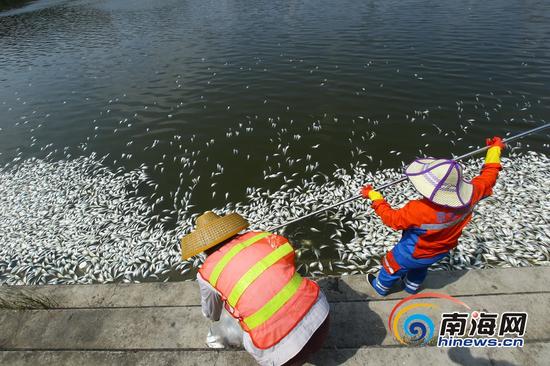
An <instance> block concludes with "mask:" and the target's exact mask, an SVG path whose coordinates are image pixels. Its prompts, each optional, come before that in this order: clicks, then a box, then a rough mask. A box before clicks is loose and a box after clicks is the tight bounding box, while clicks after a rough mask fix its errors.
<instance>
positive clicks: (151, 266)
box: [0, 151, 550, 285]
mask: <svg viewBox="0 0 550 366" xmlns="http://www.w3.org/2000/svg"><path fill="white" fill-rule="evenodd" d="M16 160H17V159H16ZM102 161H103V159H102V158H100V157H97V156H96V155H95V154H93V153H92V154H90V155H89V156H83V157H76V158H70V159H62V160H59V161H48V160H40V159H36V158H30V159H27V160H21V161H16V162H15V163H14V164H10V165H6V166H5V167H4V168H3V169H2V170H0V207H2V210H1V211H0V283H4V284H9V285H22V284H76V283H79V284H86V283H108V282H117V281H118V282H141V281H169V280H173V279H182V278H191V274H192V273H193V271H194V270H195V269H196V267H197V265H199V264H200V261H201V258H200V257H195V258H192V259H191V260H188V261H182V260H181V257H180V252H179V238H181V237H182V236H183V235H184V234H186V233H188V232H189V231H190V230H191V229H192V227H193V224H194V219H195V218H196V217H197V215H198V214H199V213H197V212H193V209H192V205H191V204H190V202H191V191H192V187H191V190H189V191H185V192H180V193H179V194H176V196H177V197H179V204H178V205H176V204H174V207H177V210H176V209H174V210H171V211H170V210H164V211H166V212H165V214H166V215H170V214H177V222H176V225H175V226H173V228H170V225H167V224H166V223H167V222H168V221H169V220H167V219H164V218H162V217H160V215H159V214H155V210H154V208H155V207H154V206H155V203H157V202H158V200H157V201H155V203H151V200H150V199H149V197H146V196H140V195H139V194H136V192H137V191H138V188H139V187H140V186H144V185H149V186H153V187H155V183H154V182H153V181H152V180H151V179H150V177H149V176H148V173H147V167H146V166H144V165H142V166H141V167H140V168H138V169H134V170H130V171H126V170H124V169H123V168H120V169H118V170H112V169H110V168H107V167H106V166H105V165H104V164H103V162H102ZM481 164H482V159H475V160H470V161H468V163H467V164H465V172H466V176H468V177H470V178H471V177H473V176H474V175H475V174H476V173H477V172H478V171H479V169H480V167H481ZM549 164H550V158H549V157H548V156H547V155H545V154H542V153H536V152H532V151H528V152H514V151H512V152H509V153H508V154H507V157H505V158H503V165H504V170H503V171H502V172H501V176H500V178H499V180H498V183H497V185H496V187H495V189H494V192H495V193H494V196H492V197H490V198H488V199H486V200H484V201H483V202H481V203H480V204H479V205H478V206H477V207H476V209H475V213H474V216H473V220H472V221H471V223H470V224H469V226H468V227H467V228H466V230H465V231H464V234H463V236H462V237H461V239H460V244H459V246H458V247H457V248H456V249H455V250H453V251H452V253H451V255H450V256H449V257H448V258H447V259H444V260H442V261H441V262H439V263H438V264H436V265H435V266H434V267H433V268H434V269H436V270H437V269H444V270H450V269H465V268H485V267H512V266H513V267H517V266H532V265H549V264H550V225H549V224H550V190H548V188H547V182H548V181H550V170H549V169H548V166H549ZM191 165H192V164H191ZM219 170H220V171H223V168H222V167H221V166H220V167H219ZM213 174H214V173H213ZM264 174H267V172H266V173H264ZM271 174H277V173H271ZM281 174H282V173H281ZM400 174H401V173H400V172H399V171H397V170H394V169H382V170H378V171H376V172H371V171H370V170H369V169H367V168H366V167H365V166H364V165H363V164H356V165H355V166H352V167H350V168H347V169H344V168H337V169H335V170H334V172H333V173H332V174H331V176H327V175H324V174H321V173H314V174H312V175H311V176H310V178H308V179H304V180H302V181H301V182H300V183H297V184H293V185H292V184H290V183H289V184H288V185H287V186H285V187H281V189H279V190H277V191H275V192H270V191H269V190H266V189H262V188H253V187H248V188H246V193H247V199H246V200H245V201H244V202H241V203H236V204H232V203H228V204H227V205H226V206H225V207H221V208H218V209H215V210H214V211H216V212H217V213H219V214H223V213H226V212H229V211H233V210H236V211H237V212H239V213H240V214H242V215H243V216H245V217H246V218H247V219H248V220H249V221H250V223H251V228H252V229H256V230H260V229H264V230H265V229H267V228H269V227H272V226H275V225H277V224H280V223H283V222H286V221H288V220H290V219H293V218H295V217H297V216H300V215H304V214H306V213H308V212H310V211H311V210H315V209H318V208H321V207H323V206H326V205H329V204H332V203H334V202H336V201H340V200H343V199H345V198H348V197H349V196H351V195H355V194H357V192H358V190H359V188H360V187H361V185H362V184H364V183H366V182H369V183H375V184H381V183H384V182H388V181H390V180H393V179H395V178H398V177H400ZM267 178H269V177H267ZM284 179H285V181H286V180H289V178H286V177H285V178H284ZM194 184H195V185H197V184H199V182H198V179H197V180H196V181H194ZM157 186H158V185H157ZM155 188H156V187H155ZM383 194H384V196H385V197H386V198H387V199H388V201H389V202H390V203H391V204H393V205H397V206H399V205H401V204H403V203H404V202H406V200H408V199H413V198H417V197H418V195H417V193H416V192H415V191H414V189H413V187H412V186H411V185H410V184H409V183H408V182H407V183H404V184H400V185H397V186H393V187H391V188H388V189H386V190H384V191H383ZM164 211H163V212H164ZM279 233H280V234H283V235H286V236H287V237H288V238H289V240H290V241H291V242H292V244H293V245H294V247H295V249H296V255H297V262H298V268H299V271H300V273H302V274H303V275H310V276H321V275H325V274H340V275H346V274H358V273H366V272H370V271H377V270H378V266H379V264H380V259H381V258H382V257H383V255H384V254H385V253H386V252H387V251H388V250H390V249H391V248H392V246H393V245H394V244H395V243H396V242H397V241H398V239H399V236H400V233H399V232H395V231H392V230H391V229H389V228H387V227H385V226H384V225H383V224H382V223H381V221H380V220H379V219H378V218H377V217H376V216H375V215H374V213H373V211H372V209H371V208H370V206H369V203H368V202H367V201H365V200H362V199H360V200H356V201H353V202H350V203H348V204H346V205H344V206H341V207H339V208H338V209H334V210H330V211H328V212H326V213H324V214H321V215H319V216H318V217H315V218H310V219H307V220H306V221H304V222H303V223H302V224H294V225H292V226H291V227H289V228H285V229H283V230H281V231H280V232H279ZM312 238H315V241H313V240H312Z"/></svg>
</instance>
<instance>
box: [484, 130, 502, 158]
mask: <svg viewBox="0 0 550 366" xmlns="http://www.w3.org/2000/svg"><path fill="white" fill-rule="evenodd" d="M486 143H487V146H489V150H487V155H485V164H500V151H501V150H502V149H504V148H505V147H506V145H504V142H503V141H502V139H501V138H500V137H498V136H495V137H493V138H492V139H487V140H486Z"/></svg>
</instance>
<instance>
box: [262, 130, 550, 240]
mask: <svg viewBox="0 0 550 366" xmlns="http://www.w3.org/2000/svg"><path fill="white" fill-rule="evenodd" d="M548 127H550V123H547V124H545V125H542V126H539V127H536V128H533V129H531V130H528V131H525V132H522V133H519V134H517V135H514V136H511V137H508V138H505V139H503V140H502V141H503V142H505V143H507V142H512V141H514V140H518V139H520V138H522V137H525V136H527V135H530V134H532V133H535V132H538V131H541V130H544V129H545V128H548ZM487 149H489V146H485V147H482V148H479V149H477V150H474V151H470V152H469V153H466V154H464V155H460V156H458V157H456V158H454V159H453V160H455V161H458V160H462V159H465V158H468V157H470V156H472V155H475V154H479V153H480V152H483V151H485V150H487ZM406 180H407V177H406V176H402V177H401V178H399V179H396V180H394V181H391V182H388V183H384V184H382V185H381V186H379V187H376V190H377V191H381V190H383V189H385V188H388V187H391V186H393V185H395V184H398V183H401V182H404V181H406ZM361 197H362V196H361V195H360V194H358V195H355V196H352V197H349V198H346V199H345V200H343V201H340V202H337V203H335V204H333V205H330V206H327V207H323V208H321V209H319V210H316V211H313V212H310V213H308V214H307V215H304V216H300V217H297V218H295V219H293V220H291V221H288V222H285V223H284V224H281V225H278V226H274V227H272V228H270V229H268V230H267V231H269V232H273V231H276V230H279V229H281V228H283V227H285V226H288V225H290V224H293V223H295V222H298V221H301V220H303V219H306V218H308V217H311V216H315V215H317V214H319V213H321V212H324V211H327V210H330V209H331V208H335V207H338V206H341V205H343V204H346V203H348V202H351V201H354V200H356V199H358V198H361Z"/></svg>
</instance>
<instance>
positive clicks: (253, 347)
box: [181, 211, 329, 365]
mask: <svg viewBox="0 0 550 366" xmlns="http://www.w3.org/2000/svg"><path fill="white" fill-rule="evenodd" d="M247 227H248V222H247V221H246V220H245V219H244V218H242V217H241V216H240V215H239V214H237V213H231V214H228V215H226V216H223V217H220V216H218V215H216V214H215V213H213V212H210V211H208V212H205V213H204V214H203V215H201V216H199V217H198V218H197V221H196V228H195V230H194V231H193V232H191V233H190V234H188V235H186V236H185V237H183V238H182V240H181V248H182V257H183V258H184V259H187V258H190V257H192V256H194V255H196V254H199V253H201V252H205V254H206V255H207V257H206V260H205V261H204V263H203V265H202V267H201V268H200V270H199V273H198V274H197V280H198V283H199V286H200V292H201V306H202V312H203V315H204V316H206V317H207V318H209V319H211V320H214V321H218V320H219V319H220V315H221V313H222V307H225V309H226V310H227V312H229V314H231V316H232V317H233V318H234V319H236V320H237V321H238V324H239V325H240V327H241V328H242V330H244V332H242V334H243V336H242V343H243V345H244V348H245V349H246V350H247V351H248V352H249V353H250V354H251V355H252V356H253V357H254V358H255V359H256V361H257V362H258V363H259V364H261V365H283V364H284V365H301V364H303V363H305V362H306V361H307V359H308V357H309V356H310V355H311V354H313V353H314V352H316V351H318V350H319V349H320V348H321V346H322V345H323V342H324V340H325V338H326V336H327V334H328V329H329V316H328V315H329V314H328V313H329V305H328V302H327V299H326V297H325V295H324V294H323V293H322V292H321V291H320V289H319V286H318V285H317V284H316V283H315V282H313V281H310V280H308V279H306V278H302V277H301V276H300V275H299V274H298V273H297V272H296V268H295V265H294V249H293V248H292V246H291V245H290V243H288V240H287V239H285V238H284V237H282V236H279V235H275V234H271V233H267V232H257V231H250V232H245V233H240V232H241V231H243V230H244V229H246V228H247Z"/></svg>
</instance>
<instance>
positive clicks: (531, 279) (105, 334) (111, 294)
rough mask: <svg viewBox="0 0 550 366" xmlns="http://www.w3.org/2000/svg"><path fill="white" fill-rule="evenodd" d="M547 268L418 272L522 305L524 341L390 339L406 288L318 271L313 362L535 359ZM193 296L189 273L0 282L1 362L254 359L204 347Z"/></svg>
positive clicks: (479, 298)
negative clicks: (177, 279) (327, 318)
mask: <svg viewBox="0 0 550 366" xmlns="http://www.w3.org/2000/svg"><path fill="white" fill-rule="evenodd" d="M549 275H550V267H533V268H513V269H512V268H510V269H494V270H481V271H456V272H432V273H430V275H429V277H428V280H427V282H426V287H427V288H428V290H427V291H435V292H441V293H446V294H450V295H452V296H454V297H457V298H458V299H460V300H461V301H463V302H465V303H466V304H467V305H469V306H470V307H471V309H472V310H484V311H490V312H498V313H501V312H503V311H527V312H528V314H529V320H528V323H527V332H526V335H525V339H526V344H525V347H524V348H523V349H521V348H520V349H503V348H497V349H490V348H485V349H474V348H471V349H439V348H436V347H423V348H413V347H402V346H399V345H398V343H397V342H396V341H395V340H394V339H393V336H392V335H391V332H390V331H389V329H388V317H389V314H390V312H391V309H392V308H393V307H394V306H395V305H396V304H397V303H398V302H399V301H400V300H401V299H403V298H404V297H406V296H408V294H406V293H404V292H402V291H401V292H396V293H394V294H392V295H390V296H388V297H386V298H380V297H378V296H376V295H375V294H374V292H373V291H372V289H371V288H370V286H369V285H368V284H367V283H366V280H365V276H348V277H343V278H323V279H320V280H319V283H320V285H321V287H322V288H323V289H324V291H325V293H326V294H327V297H328V298H329V301H330V303H331V330H330V335H329V339H328V340H327V342H326V345H325V348H324V350H323V351H322V352H321V354H320V355H318V356H317V358H316V360H317V362H316V364H329V365H330V364H339V363H345V364H351V365H356V364H357V365H358V364H365V363H366V362H368V363H369V364H379V363H384V364H388V362H387V361H390V362H391V364H394V363H397V362H399V363H400V364H418V363H420V362H422V363H426V361H427V360H429V363H428V364H430V363H433V364H441V363H443V362H444V363H452V362H456V363H462V364H468V365H469V364H474V363H477V362H486V363H491V362H494V363H496V364H500V362H503V364H506V363H508V364H528V365H533V364H542V363H541V361H543V360H546V359H548V356H550V355H549V352H550V350H549V346H548V342H549V341H550V336H548V334H547V333H548V329H550V319H549V318H548V308H547V307H548V304H549V303H550V283H549V281H548V280H547V279H548V278H550V277H549ZM199 300H200V299H199V291H198V288H197V285H196V283H195V282H182V283H151V284H139V285H123V284H116V285H83V286H38V287H5V286H4V287H0V365H4V364H6V365H33V366H34V365H41V364H48V365H75V364H79V365H82V366H87V365H126V364H128V365H162V364H166V365H190V364H201V365H204V364H214V363H216V364H221V365H224V364H231V365H232V364H236V363H240V364H243V365H247V364H253V361H252V359H251V358H250V357H249V356H248V354H246V353H245V352H243V351H238V350H223V351H214V350H211V349H208V348H206V346H205V343H204V340H205V337H206V334H207V332H208V328H209V326H210V324H211V323H210V321H208V320H207V319H205V318H204V317H203V316H202V314H201V310H200V305H199V303H200V301H199ZM427 301H428V300H427ZM429 302H430V303H433V304H435V305H439V306H440V307H441V308H444V309H445V311H452V310H460V311H465V309H464V308H462V307H458V305H457V307H455V308H453V307H452V306H450V305H449V302H444V301H443V300H440V299H429ZM436 311H438V310H436V309H432V310H429V309H428V310H427V312H428V314H429V313H430V312H433V314H434V316H436V315H437V314H438V313H436ZM545 356H546V358H545ZM545 364H547V363H545Z"/></svg>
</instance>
